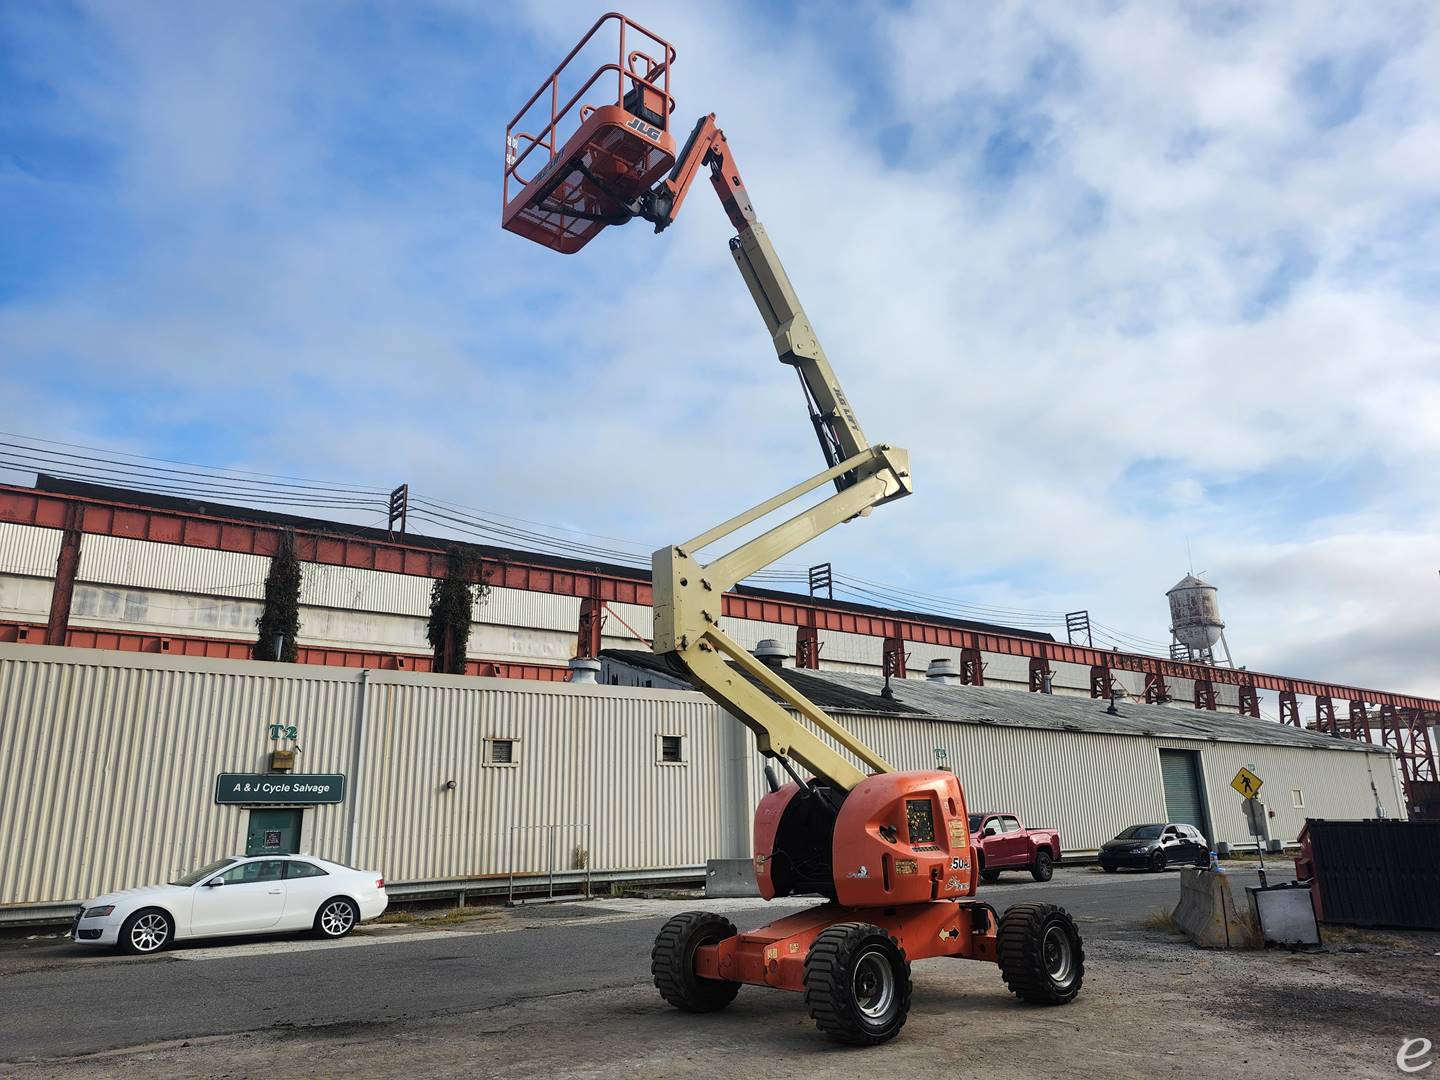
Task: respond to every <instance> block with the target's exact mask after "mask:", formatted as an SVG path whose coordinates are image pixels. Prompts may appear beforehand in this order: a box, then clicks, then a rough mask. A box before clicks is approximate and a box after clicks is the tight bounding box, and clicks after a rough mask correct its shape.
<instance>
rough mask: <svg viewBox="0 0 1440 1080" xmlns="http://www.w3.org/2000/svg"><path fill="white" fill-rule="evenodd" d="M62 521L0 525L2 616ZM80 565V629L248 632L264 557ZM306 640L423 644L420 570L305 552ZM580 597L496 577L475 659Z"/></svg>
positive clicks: (642, 638) (560, 643)
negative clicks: (353, 563)
mask: <svg viewBox="0 0 1440 1080" xmlns="http://www.w3.org/2000/svg"><path fill="white" fill-rule="evenodd" d="M59 545H60V532H59V530H56V529H42V528H36V527H32V526H25V525H13V524H9V523H0V619H13V620H17V621H27V622H44V621H45V620H46V618H47V617H48V613H49V608H50V592H51V579H52V577H53V575H54V572H55V560H56V556H57V554H58V551H59ZM80 550H81V556H80V568H79V572H78V575H77V582H76V586H75V596H74V601H73V605H72V609H71V625H72V626H74V627H76V628H90V629H95V628H99V629H131V630H135V631H138V632H145V633H154V634H161V635H164V634H174V635H186V636H197V637H214V638H224V639H229V640H235V639H246V638H249V637H251V636H252V635H253V634H254V632H255V620H256V618H257V617H258V616H259V614H260V599H261V597H262V596H263V595H264V583H265V575H266V573H267V571H268V569H269V560H268V559H267V558H264V557H262V556H257V555H245V554H240V553H237V552H228V551H210V550H206V549H201V548H188V547H177V546H176V545H173V544H157V543H151V542H148V541H143V540H131V539H128V538H125V537H114V536H96V535H87V536H85V537H84V538H83V540H82V543H81V549H80ZM300 601H301V605H300V636H299V641H300V644H302V645H315V646H322V647H328V648H339V649H358V650H379V651H395V652H403V653H411V654H420V655H423V654H428V653H429V652H430V645H429V642H428V641H427V640H426V637H425V620H426V616H427V615H428V613H429V604H430V582H429V581H428V580H427V579H425V578H417V577H411V576H407V575H404V574H389V573H384V572H381V571H375V570H361V569H357V568H352V567H341V566H326V565H318V564H306V565H305V567H304V573H303V576H302V584H301V595H300ZM609 611H610V615H609V617H608V618H607V619H606V623H605V632H604V639H603V645H604V647H605V648H609V649H624V648H637V647H648V640H649V639H650V637H651V636H652V633H653V630H652V621H651V611H650V609H649V608H648V607H642V606H638V605H635V604H619V603H617V604H612V605H610V608H609ZM579 616H580V601H579V599H578V598H576V597H570V596H552V595H549V594H545V593H534V592H526V591H523V590H518V589H502V588H496V589H492V590H491V592H490V595H489V597H488V598H487V599H486V600H485V601H484V602H483V603H481V604H477V605H476V609H475V620H476V622H475V626H474V628H473V631H472V634H471V638H470V644H469V649H468V655H469V657H470V658H471V659H474V660H493V661H520V662H526V663H540V664H553V665H556V666H563V665H564V664H565V663H566V662H567V661H568V660H569V659H570V658H571V657H572V656H573V655H574V654H575V641H576V627H577V625H578V623H579ZM727 629H728V630H729V631H730V633H732V634H733V635H734V636H735V638H736V639H737V640H738V641H740V643H741V644H743V645H745V646H746V647H747V648H754V646H755V645H756V644H758V643H759V641H760V640H761V639H762V638H774V639H777V640H779V641H780V643H781V644H782V645H783V646H784V647H785V648H786V650H787V651H788V652H789V653H790V655H792V656H793V655H794V652H795V627H793V626H782V625H779V624H774V623H764V622H753V621H750V620H730V621H729V623H728V625H727ZM819 636H820V643H821V652H820V655H821V664H822V667H824V668H827V669H830V670H838V671H855V672H869V673H876V672H878V671H879V670H880V666H881V641H880V639H879V638H875V637H868V636H865V635H860V634H847V633H842V632H839V631H831V630H822V631H820V635H819ZM908 650H909V653H910V661H909V667H910V675H911V677H912V678H924V674H925V668H926V666H927V665H928V664H929V662H930V661H931V660H932V659H936V658H938V657H949V658H950V659H952V660H954V659H957V657H956V656H955V650H953V649H946V648H942V647H940V646H935V645H925V644H920V643H913V644H911V645H909V646H908ZM984 662H985V678H986V681H987V683H989V684H991V685H1003V686H1007V687H1010V688H1016V689H1026V688H1027V687H1028V684H1029V668H1028V665H1027V662H1026V660H1025V659H1024V658H1023V657H1016V656H1004V655H998V654H990V653H987V654H985V657H984ZM1117 677H1119V678H1120V679H1121V680H1122V681H1123V682H1124V683H1125V685H1126V686H1127V688H1128V689H1129V690H1130V691H1131V692H1132V693H1133V694H1137V695H1138V694H1139V693H1140V692H1141V691H1142V689H1143V685H1142V679H1141V677H1140V676H1138V675H1131V674H1128V673H1117ZM1089 680H1090V672H1089V669H1088V668H1084V667H1080V666H1077V665H1074V664H1059V663H1057V664H1056V665H1055V680H1054V689H1055V692H1056V693H1057V694H1061V695H1070V696H1075V695H1078V696H1088V695H1089V692H1090V690H1089V687H1090V681H1089ZM1171 693H1172V694H1173V695H1174V697H1175V699H1176V702H1177V703H1178V704H1181V705H1185V704H1187V703H1188V702H1189V701H1190V700H1191V697H1192V695H1193V688H1192V687H1191V685H1190V684H1189V683H1182V682H1179V681H1176V683H1175V684H1174V685H1172V686H1171ZM1237 695H1238V691H1237V690H1236V688H1235V687H1233V686H1223V685H1222V686H1217V687H1216V697H1217V702H1218V704H1219V705H1220V707H1222V708H1228V709H1232V710H1233V709H1235V708H1236V707H1237V705H1238V696H1237Z"/></svg>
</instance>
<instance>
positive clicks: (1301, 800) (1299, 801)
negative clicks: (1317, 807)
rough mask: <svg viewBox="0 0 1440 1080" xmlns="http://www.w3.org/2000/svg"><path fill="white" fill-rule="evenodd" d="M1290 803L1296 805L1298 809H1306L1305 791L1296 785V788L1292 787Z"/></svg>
mask: <svg viewBox="0 0 1440 1080" xmlns="http://www.w3.org/2000/svg"><path fill="white" fill-rule="evenodd" d="M1290 805H1291V806H1293V807H1295V809H1296V810H1304V809H1305V792H1303V791H1301V790H1300V789H1299V788H1298V787H1296V788H1291V789H1290Z"/></svg>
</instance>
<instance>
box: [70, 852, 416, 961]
mask: <svg viewBox="0 0 1440 1080" xmlns="http://www.w3.org/2000/svg"><path fill="white" fill-rule="evenodd" d="M388 903H389V900H388V898H387V897H386V895H385V879H384V878H383V877H382V876H381V875H380V874H378V873H376V872H375V871H374V870H355V869H352V868H351V867H349V866H341V865H340V864H339V863H333V862H327V861H326V860H324V859H317V858H315V857H314V856H311V855H280V856H277V855H255V856H240V855H237V856H234V857H232V858H228V859H220V860H219V861H217V862H213V863H211V864H210V865H209V866H205V867H201V868H200V869H199V870H194V871H192V872H190V873H188V874H185V875H184V876H183V877H179V878H176V879H175V880H174V881H172V882H170V883H168V884H166V885H145V886H142V887H141V888H138V889H126V890H124V891H123V892H117V893H109V894H107V895H105V896H97V897H95V898H94V899H93V900H87V901H85V906H84V907H82V908H81V909H80V913H79V914H78V915H76V916H75V921H74V923H73V924H72V925H71V927H70V938H71V940H72V941H76V942H79V943H80V944H82V945H113V946H116V947H118V948H119V949H120V950H122V951H123V952H128V953H155V952H159V951H160V950H161V949H163V948H165V947H166V946H167V945H169V944H170V943H171V942H173V941H179V940H183V939H185V938H204V937H228V936H231V935H235V934H268V933H276V932H280V931H284V930H304V929H313V930H314V931H315V933H316V934H318V935H319V936H321V937H326V938H342V937H344V936H345V935H346V934H348V933H349V932H350V931H351V930H353V929H354V928H355V924H356V923H359V922H362V921H364V920H366V919H374V918H376V917H378V916H379V915H380V914H381V913H382V912H383V911H384V910H385V906H386V904H388Z"/></svg>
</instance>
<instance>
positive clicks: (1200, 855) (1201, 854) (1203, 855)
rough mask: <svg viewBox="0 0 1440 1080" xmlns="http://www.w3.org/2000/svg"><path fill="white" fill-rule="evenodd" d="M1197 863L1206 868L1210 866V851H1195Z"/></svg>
mask: <svg viewBox="0 0 1440 1080" xmlns="http://www.w3.org/2000/svg"><path fill="white" fill-rule="evenodd" d="M1195 865H1196V866H1198V867H1199V868H1200V869H1202V870H1205V869H1207V868H1209V866H1210V853H1209V852H1208V851H1197V852H1196V853H1195Z"/></svg>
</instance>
